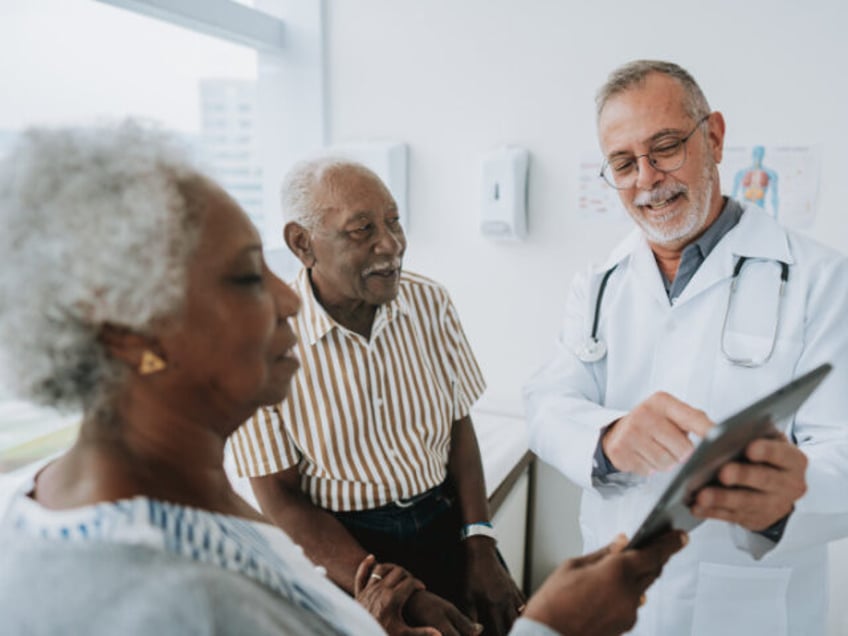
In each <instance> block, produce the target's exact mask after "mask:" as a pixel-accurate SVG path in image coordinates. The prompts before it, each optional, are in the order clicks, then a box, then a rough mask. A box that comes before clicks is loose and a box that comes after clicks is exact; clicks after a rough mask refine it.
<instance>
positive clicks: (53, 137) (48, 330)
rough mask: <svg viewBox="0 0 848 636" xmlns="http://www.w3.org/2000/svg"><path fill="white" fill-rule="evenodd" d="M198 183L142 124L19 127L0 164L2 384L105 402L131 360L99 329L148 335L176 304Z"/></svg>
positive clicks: (172, 149) (41, 398)
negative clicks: (113, 352)
mask: <svg viewBox="0 0 848 636" xmlns="http://www.w3.org/2000/svg"><path fill="white" fill-rule="evenodd" d="M200 180H202V177H200V175H199V173H198V171H197V170H196V169H195V167H194V166H193V164H192V163H191V162H190V160H189V159H188V155H187V153H186V152H185V151H184V150H183V149H182V148H181V146H180V145H179V144H178V143H177V142H176V141H175V140H174V139H173V138H171V137H169V136H168V135H166V134H164V133H163V132H161V131H159V130H157V129H155V128H153V127H151V126H149V125H142V124H140V123H137V122H133V121H126V122H123V123H120V124H115V125H107V126H98V127H91V128H64V129H30V130H28V131H27V132H26V133H24V134H23V136H22V139H21V140H20V141H19V143H18V144H17V145H16V147H15V148H14V149H13V150H12V152H11V154H10V156H8V157H7V158H6V159H5V161H3V163H2V164H0V228H2V232H0V363H2V364H0V371H2V372H3V374H2V376H0V381H3V383H4V384H5V385H6V386H7V387H8V388H10V389H11V390H12V392H13V393H14V394H16V395H17V396H19V397H22V398H24V399H29V400H32V401H34V402H36V403H39V404H44V405H48V406H53V407H55V408H58V409H60V410H63V411H69V410H73V411H76V410H80V409H82V410H85V411H88V410H91V409H104V408H106V409H107V410H108V405H109V403H110V401H111V399H112V397H113V395H114V391H115V390H116V389H117V388H118V387H120V386H121V384H122V382H123V381H124V379H125V377H126V375H125V374H126V372H127V369H126V367H125V365H123V364H121V363H119V362H118V361H116V360H115V359H114V358H112V357H110V355H109V354H108V352H107V350H106V349H105V347H104V346H103V345H102V344H101V342H100V341H99V334H100V331H101V328H102V327H103V325H105V324H110V325H114V326H118V327H123V328H127V329H130V330H132V331H135V332H138V333H149V332H150V328H151V326H152V325H153V324H154V322H155V321H156V320H157V319H160V318H163V317H167V316H169V315H173V314H175V313H176V312H178V311H179V309H180V306H181V299H182V297H183V295H184V292H185V281H186V267H187V263H188V260H189V258H190V255H191V253H192V251H193V249H194V247H195V245H196V244H197V236H198V234H199V230H198V225H199V221H200V220H201V219H200V205H201V203H200V201H199V190H198V188H197V187H196V185H195V184H197V183H199V182H200Z"/></svg>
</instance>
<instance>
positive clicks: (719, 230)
mask: <svg viewBox="0 0 848 636" xmlns="http://www.w3.org/2000/svg"><path fill="white" fill-rule="evenodd" d="M744 211H745V209H744V208H743V207H742V206H741V205H740V204H739V203H738V202H737V201H735V200H734V199H731V198H730V197H727V201H726V202H725V204H724V207H723V208H722V209H721V212H720V213H719V215H718V218H717V219H716V220H715V221H713V223H712V225H710V226H709V227H708V228H707V229H706V231H705V232H704V233H703V234H701V236H699V237H698V240H696V241H695V242H694V243H691V244H689V245H687V246H686V249H684V250H683V255H682V257H683V258H686V252H687V251H688V250H691V249H697V250H698V251H699V252H700V253H701V258H702V259H705V258H707V256H709V255H710V252H712V251H713V248H714V247H715V246H716V245H718V242H719V241H720V240H721V239H722V238H723V237H724V235H725V234H727V233H728V232H729V231H730V230H732V229H733V228H734V227H735V226H736V224H737V223H738V222H739V219H741V218H742V213H743V212H744Z"/></svg>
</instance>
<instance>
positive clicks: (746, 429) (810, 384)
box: [627, 364, 831, 548]
mask: <svg viewBox="0 0 848 636" xmlns="http://www.w3.org/2000/svg"><path fill="white" fill-rule="evenodd" d="M830 370H831V365H829V364H823V365H821V366H820V367H816V368H815V369H813V370H812V371H810V372H809V373H806V374H805V375H802V376H801V377H799V378H796V379H795V380H792V381H791V382H789V383H788V384H786V385H784V386H782V387H780V388H779V389H778V390H777V391H775V392H774V393H772V394H770V395H767V396H766V397H764V398H763V399H761V400H759V401H757V402H755V403H754V404H752V405H751V406H749V407H747V408H745V409H743V410H741V411H739V412H738V413H736V414H735V415H733V416H731V417H729V418H727V419H725V420H724V421H722V422H720V423H718V424H717V425H716V426H715V427H713V428H712V429H711V430H710V432H709V433H707V435H706V437H704V439H703V440H702V441H701V443H700V444H698V446H697V447H696V448H695V451H694V452H693V453H692V455H691V457H689V459H688V460H687V461H686V463H685V464H683V465H682V466H680V468H678V469H677V473H676V474H675V476H674V478H673V479H672V480H671V482H670V483H669V485H668V487H667V488H666V489H665V491H664V492H663V494H662V496H661V497H660V498H659V500H658V501H657V503H656V505H655V506H654V507H653V509H652V510H651V512H650V513H648V516H647V517H646V518H645V521H643V522H642V525H641V526H639V529H638V530H637V531H636V532H635V533H634V534H633V538H632V539H631V540H630V543H629V544H628V545H627V547H628V548H639V547H641V546H642V545H644V544H645V543H646V542H647V541H649V540H650V539H651V538H653V537H655V536H656V535H658V534H660V533H662V532H664V531H666V530H668V529H670V528H675V529H680V530H686V531H687V532H688V531H689V530H692V529H694V528H695V527H696V526H698V525H699V524H701V522H703V521H704V519H699V518H697V517H694V516H692V514H691V513H690V512H689V504H691V503H692V500H693V499H694V497H695V495H696V494H697V492H698V491H699V490H700V489H701V488H703V487H704V486H706V485H707V484H709V483H710V482H713V481H715V480H717V475H718V471H719V470H720V469H721V467H722V466H724V465H725V464H726V463H728V462H730V461H733V460H736V459H742V458H743V457H744V452H745V447H746V446H747V445H748V443H749V442H751V441H753V440H754V439H756V438H758V437H768V436H769V435H770V434H773V433H774V432H775V430H776V427H775V425H776V424H777V423H778V422H779V421H780V420H783V419H785V418H787V417H790V416H792V415H793V414H794V413H795V411H797V410H798V408H799V407H800V406H801V404H803V403H804V400H806V399H807V398H808V397H809V396H810V394H811V393H812V392H813V391H814V390H815V389H816V387H817V386H818V385H819V383H821V381H822V380H823V379H824V377H825V376H826V375H827V374H828V373H830Z"/></svg>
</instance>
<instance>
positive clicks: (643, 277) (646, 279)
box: [632, 236, 671, 307]
mask: <svg viewBox="0 0 848 636" xmlns="http://www.w3.org/2000/svg"><path fill="white" fill-rule="evenodd" d="M632 259H633V261H632V262H633V277H634V279H635V280H636V282H637V284H638V285H639V286H640V287H641V288H642V290H643V291H644V292H645V293H646V294H647V295H648V296H649V297H650V298H653V299H654V300H655V301H656V302H657V303H659V304H660V305H662V306H663V307H669V306H671V303H669V301H668V294H667V293H666V291H665V285H663V280H662V274H660V268H659V265H657V259H656V257H655V256H654V253H653V251H651V246H650V245H648V242H647V241H646V240H645V238H644V236H643V237H642V240H641V241H639V243H638V244H637V245H636V247H635V249H634V250H633V255H632Z"/></svg>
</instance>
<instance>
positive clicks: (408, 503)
mask: <svg viewBox="0 0 848 636" xmlns="http://www.w3.org/2000/svg"><path fill="white" fill-rule="evenodd" d="M441 492H442V484H439V485H438V486H433V487H432V488H430V490H425V491H424V492H422V493H421V494H420V495H414V496H412V497H409V498H407V499H395V500H394V501H393V502H392V503H390V504H387V505H389V506H397V507H398V508H411V507H412V506H414V505H415V504H418V503H421V502H422V501H425V500H427V499H429V498H431V497H436V496H438V495H439V494H441Z"/></svg>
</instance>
